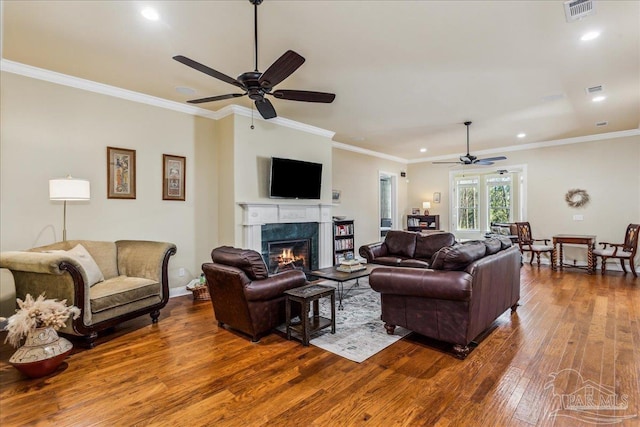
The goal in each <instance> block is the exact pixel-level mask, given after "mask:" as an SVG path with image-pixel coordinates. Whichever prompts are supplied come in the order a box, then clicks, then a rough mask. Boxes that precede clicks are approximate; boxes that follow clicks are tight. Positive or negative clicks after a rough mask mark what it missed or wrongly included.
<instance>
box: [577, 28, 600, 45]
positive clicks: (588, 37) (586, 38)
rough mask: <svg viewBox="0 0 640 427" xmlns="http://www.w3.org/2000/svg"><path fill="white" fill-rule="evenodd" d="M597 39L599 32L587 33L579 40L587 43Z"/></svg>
mask: <svg viewBox="0 0 640 427" xmlns="http://www.w3.org/2000/svg"><path fill="white" fill-rule="evenodd" d="M598 37H600V32H598V31H589V32H588V33H585V34H583V35H582V37H580V40H582V41H583V42H588V41H589V40H593V39H597V38H598Z"/></svg>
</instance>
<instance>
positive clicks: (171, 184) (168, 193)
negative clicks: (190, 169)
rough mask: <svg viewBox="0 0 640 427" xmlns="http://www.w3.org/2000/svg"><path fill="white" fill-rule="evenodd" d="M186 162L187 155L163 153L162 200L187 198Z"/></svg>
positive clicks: (182, 199)
mask: <svg viewBox="0 0 640 427" xmlns="http://www.w3.org/2000/svg"><path fill="white" fill-rule="evenodd" d="M186 162H187V158H186V157H182V156H173V155H171V154H163V155H162V200H179V201H184V200H185V168H186Z"/></svg>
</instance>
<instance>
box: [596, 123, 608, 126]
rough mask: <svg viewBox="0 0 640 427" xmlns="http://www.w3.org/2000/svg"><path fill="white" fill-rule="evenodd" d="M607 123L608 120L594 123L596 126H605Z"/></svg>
mask: <svg viewBox="0 0 640 427" xmlns="http://www.w3.org/2000/svg"><path fill="white" fill-rule="evenodd" d="M608 124H609V122H598V123H596V126H598V127H600V126H606V125H608Z"/></svg>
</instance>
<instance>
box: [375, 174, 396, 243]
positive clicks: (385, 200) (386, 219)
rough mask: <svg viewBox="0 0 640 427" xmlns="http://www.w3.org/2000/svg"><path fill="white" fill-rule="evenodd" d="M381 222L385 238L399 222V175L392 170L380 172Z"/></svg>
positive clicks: (381, 235)
mask: <svg viewBox="0 0 640 427" xmlns="http://www.w3.org/2000/svg"><path fill="white" fill-rule="evenodd" d="M378 178H379V186H378V188H379V194H378V200H379V201H380V203H379V214H380V218H379V222H378V224H379V225H380V238H381V239H384V237H385V236H386V235H387V232H388V231H389V230H393V229H396V228H397V224H398V218H397V216H398V175H396V174H394V173H390V172H379V173H378Z"/></svg>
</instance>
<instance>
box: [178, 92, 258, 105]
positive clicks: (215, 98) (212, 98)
mask: <svg viewBox="0 0 640 427" xmlns="http://www.w3.org/2000/svg"><path fill="white" fill-rule="evenodd" d="M244 95H246V93H229V94H227V95H218V96H210V97H208V98H200V99H192V100H190V101H187V102H188V103H189V104H202V103H204V102H213V101H222V100H223V99H230V98H238V97H240V96H244Z"/></svg>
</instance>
